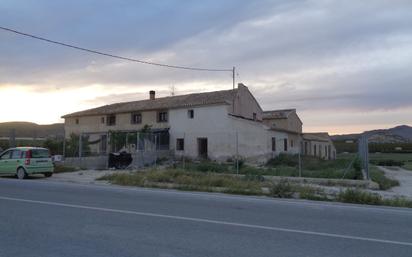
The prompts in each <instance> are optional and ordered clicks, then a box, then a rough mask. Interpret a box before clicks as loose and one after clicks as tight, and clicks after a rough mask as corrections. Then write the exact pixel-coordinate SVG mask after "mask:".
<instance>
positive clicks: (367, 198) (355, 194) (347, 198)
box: [336, 188, 383, 205]
mask: <svg viewBox="0 0 412 257" xmlns="http://www.w3.org/2000/svg"><path fill="white" fill-rule="evenodd" d="M336 200H338V201H340V202H344V203H359V204H371V205H382V203H383V201H382V197H381V196H380V195H378V194H373V193H369V192H365V191H361V190H359V189H351V188H349V189H346V190H345V191H341V192H339V194H338V195H337V197H336Z"/></svg>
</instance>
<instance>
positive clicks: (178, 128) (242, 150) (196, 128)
mask: <svg viewBox="0 0 412 257" xmlns="http://www.w3.org/2000/svg"><path fill="white" fill-rule="evenodd" d="M187 110H188V109H176V110H171V111H170V126H171V128H170V147H171V149H172V150H174V151H175V154H176V155H178V156H179V155H184V156H188V157H191V158H197V157H198V141H197V140H198V138H207V140H208V157H209V158H211V159H217V160H226V159H228V158H233V157H234V156H236V153H237V152H238V153H239V155H240V156H242V157H244V158H249V159H250V158H252V159H253V158H254V159H259V158H260V157H262V156H266V157H271V156H272V155H273V154H275V155H276V154H277V153H278V152H282V151H283V146H282V145H281V144H280V143H279V144H276V146H277V150H278V151H276V152H275V153H272V143H271V138H272V137H275V138H277V140H279V141H281V140H283V138H286V137H287V134H286V133H282V132H275V131H269V130H268V128H267V127H266V126H264V125H263V124H262V123H261V122H254V121H250V120H245V119H241V118H236V117H232V116H230V115H228V110H227V108H226V106H224V105H221V106H209V107H197V108H193V110H194V118H193V119H189V118H188V116H187ZM177 138H184V141H185V148H184V151H177V150H176V139H177ZM237 146H238V147H237Z"/></svg>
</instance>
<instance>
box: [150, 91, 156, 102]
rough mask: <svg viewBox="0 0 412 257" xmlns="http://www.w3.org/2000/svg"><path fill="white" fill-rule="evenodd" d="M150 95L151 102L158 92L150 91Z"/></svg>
mask: <svg viewBox="0 0 412 257" xmlns="http://www.w3.org/2000/svg"><path fill="white" fill-rule="evenodd" d="M149 95H150V100H154V99H155V95H156V92H155V91H154V90H150V92H149Z"/></svg>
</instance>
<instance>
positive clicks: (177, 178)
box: [99, 169, 264, 195]
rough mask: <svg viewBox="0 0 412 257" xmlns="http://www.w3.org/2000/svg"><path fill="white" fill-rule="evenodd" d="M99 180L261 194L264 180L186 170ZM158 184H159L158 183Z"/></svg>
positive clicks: (119, 176) (136, 173)
mask: <svg viewBox="0 0 412 257" xmlns="http://www.w3.org/2000/svg"><path fill="white" fill-rule="evenodd" d="M99 180H108V181H110V182H111V183H113V184H119V185H129V186H142V187H152V185H153V184H155V183H162V184H175V185H177V188H178V189H183V190H194V191H215V189H216V188H220V190H216V191H221V192H225V193H235V194H251V195H261V194H262V186H264V182H261V181H256V180H253V179H245V178H240V177H234V176H230V175H221V174H214V173H200V172H187V171H184V170H177V169H176V170H173V169H167V170H161V171H160V170H150V171H144V172H135V173H130V174H111V175H106V176H103V177H101V178H99ZM159 186H160V185H159Z"/></svg>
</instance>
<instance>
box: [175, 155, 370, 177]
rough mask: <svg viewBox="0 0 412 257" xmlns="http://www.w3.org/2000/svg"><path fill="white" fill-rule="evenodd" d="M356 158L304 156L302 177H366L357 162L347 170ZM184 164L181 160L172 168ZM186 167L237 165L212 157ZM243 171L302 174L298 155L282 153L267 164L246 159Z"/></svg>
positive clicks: (222, 169)
mask: <svg viewBox="0 0 412 257" xmlns="http://www.w3.org/2000/svg"><path fill="white" fill-rule="evenodd" d="M352 159H353V158H339V159H337V160H321V159H318V158H315V157H309V156H303V157H302V158H301V160H302V161H301V163H302V177H310V178H333V179H341V178H346V179H362V173H361V172H360V167H359V165H358V163H357V162H355V164H354V165H353V166H352V167H351V168H350V169H349V170H348V172H347V173H346V174H344V172H345V170H346V168H347V167H348V166H349V164H350V162H351V161H352ZM179 167H180V168H182V167H183V165H182V164H179V165H176V164H174V166H172V167H170V168H179ZM184 170H186V171H197V172H203V173H204V172H213V173H227V174H235V173H236V169H235V165H234V164H233V163H217V162H211V161H202V162H186V163H185V166H184ZM239 174H243V175H250V176H260V177H262V176H283V177H298V176H299V170H298V156H296V155H286V154H281V155H279V156H278V157H276V158H274V159H271V160H270V161H269V162H268V163H267V164H266V165H264V166H259V167H255V166H250V165H246V164H244V163H243V162H240V165H239Z"/></svg>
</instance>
